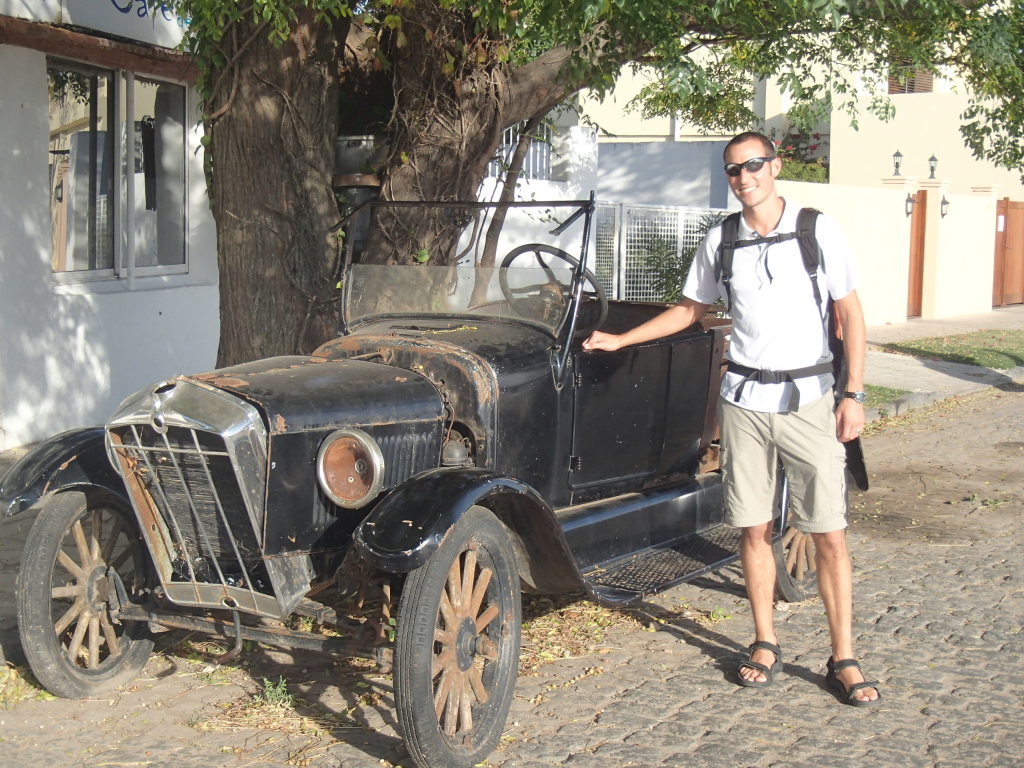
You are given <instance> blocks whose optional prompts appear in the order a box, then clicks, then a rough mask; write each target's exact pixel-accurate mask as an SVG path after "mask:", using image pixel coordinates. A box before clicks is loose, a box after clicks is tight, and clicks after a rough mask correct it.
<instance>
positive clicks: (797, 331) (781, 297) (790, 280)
mask: <svg viewBox="0 0 1024 768" xmlns="http://www.w3.org/2000/svg"><path fill="white" fill-rule="evenodd" d="M798 212H799V209H798V208H795V207H793V208H791V206H788V205H787V206H786V207H785V209H784V210H783V213H782V218H781V219H780V220H779V224H778V227H777V228H776V229H775V230H773V231H771V232H764V233H757V232H754V231H753V230H752V229H750V227H748V226H747V223H746V221H744V219H743V217H742V215H741V216H740V225H739V234H738V237H737V239H738V240H750V239H753V238H756V237H760V236H762V235H763V236H766V237H767V236H771V235H774V234H786V233H789V232H795V231H796V217H797V213H798ZM815 234H816V236H817V239H818V244H819V246H820V248H821V254H822V257H821V261H822V263H821V265H819V267H818V286H819V290H820V292H821V295H822V297H825V296H831V297H832V298H833V299H841V298H843V297H844V296H846V295H847V294H848V293H850V291H852V290H854V289H855V288H856V287H857V275H856V271H855V268H854V264H853V258H852V254H851V253H850V247H849V244H848V243H847V241H846V238H845V237H844V236H843V233H842V231H841V230H840V228H839V226H838V223H837V222H836V221H835V219H833V218H831V217H829V216H826V215H824V214H823V215H820V216H818V219H817V223H816V226H815ZM721 241H722V227H721V225H719V226H717V227H714V228H713V229H711V230H710V231H709V232H708V234H707V237H705V238H704V242H703V243H701V245H700V247H699V248H698V249H697V254H696V256H695V258H694V260H693V266H692V267H691V268H690V273H689V274H688V275H687V277H686V283H685V285H684V287H683V295H684V296H686V297H687V298H689V299H692V300H694V301H697V302H700V303H701V304H713V303H714V302H715V301H717V300H718V299H719V298H723V297H725V288H724V286H723V285H722V283H721V281H720V280H719V281H716V280H715V262H716V261H717V258H718V246H719V244H720V243H721ZM732 272H733V274H732V279H731V280H730V281H729V286H730V291H731V294H732V295H731V300H732V306H731V307H730V310H729V314H730V316H731V317H732V337H731V339H730V342H729V352H728V355H727V357H728V358H729V359H730V360H732V361H734V362H736V363H739V364H740V365H745V366H748V367H750V368H757V369H759V370H767V371H787V370H794V369H797V368H806V367H808V366H811V365H814V364H815V363H818V362H820V361H821V360H822V359H823V358H827V356H828V342H827V339H826V338H825V332H824V330H823V327H824V321H825V313H826V311H827V310H826V309H825V307H821V308H819V307H818V305H817V303H816V302H815V300H814V289H813V287H812V286H811V281H810V278H809V276H808V275H807V270H806V269H805V268H804V262H803V257H802V256H801V254H800V243H799V241H798V240H797V239H796V238H792V239H790V240H785V241H783V242H781V243H766V244H761V245H748V246H746V247H744V248H737V249H736V251H735V252H734V254H733V264H732ZM743 378H744V377H743V376H742V375H740V374H738V373H731V372H730V373H727V374H726V375H725V376H724V377H723V379H722V391H721V396H722V397H724V398H728V400H729V402H735V403H736V405H739V406H740V407H742V408H747V409H749V410H752V411H764V412H772V413H779V412H783V411H785V410H786V407H787V404H788V403H789V396H790V392H791V389H790V388H791V387H793V386H794V384H791V383H789V382H783V383H781V384H760V383H758V382H756V381H749V382H747V384H746V386H744V387H743V391H742V394H741V397H740V399H739V401H736V400H735V399H734V398H735V394H736V390H737V389H738V388H739V385H740V383H741V382H742V381H743ZM795 386H797V387H798V389H799V391H800V404H801V406H802V405H805V404H807V403H810V402H813V401H814V400H817V399H818V398H820V397H822V396H823V395H824V394H825V393H826V392H827V391H828V388H829V387H830V386H831V376H829V375H828V374H824V375H822V376H810V377H806V378H800V379H796V380H795Z"/></svg>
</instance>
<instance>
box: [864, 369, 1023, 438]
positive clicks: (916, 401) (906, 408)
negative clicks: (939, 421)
mask: <svg viewBox="0 0 1024 768" xmlns="http://www.w3.org/2000/svg"><path fill="white" fill-rule="evenodd" d="M980 370H994V369H980ZM996 372H997V373H999V374H1001V375H1003V376H1006V377H1007V378H1008V379H1009V380H1010V382H1012V383H1013V384H1024V366H1021V365H1018V366H1016V367H1014V368H1010V369H1008V370H1005V371H996ZM998 388H999V385H993V384H989V383H984V382H979V383H978V384H977V385H975V386H972V387H968V388H966V389H961V390H960V391H958V392H911V393H909V394H907V395H903V396H902V397H898V398H896V399H895V400H891V401H889V402H888V403H885V404H884V405H880V406H878V407H877V408H869V409H867V410H866V411H865V412H864V421H865V423H868V424H870V423H871V422H873V421H878V420H879V419H882V418H892V417H896V416H904V415H906V414H907V413H908V412H910V411H913V410H917V409H919V408H924V407H926V406H929V405H934V404H935V403H939V402H942V401H944V400H953V399H956V398H958V397H963V396H965V395H973V394H975V393H977V392H984V391H985V390H986V389H998Z"/></svg>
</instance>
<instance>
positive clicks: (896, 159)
mask: <svg viewBox="0 0 1024 768" xmlns="http://www.w3.org/2000/svg"><path fill="white" fill-rule="evenodd" d="M901 165H903V153H902V152H900V151H899V150H898V149H897V150H896V151H895V152H893V153H892V175H893V176H899V175H900V166H901Z"/></svg>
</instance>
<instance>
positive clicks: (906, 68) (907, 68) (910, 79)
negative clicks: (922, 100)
mask: <svg viewBox="0 0 1024 768" xmlns="http://www.w3.org/2000/svg"><path fill="white" fill-rule="evenodd" d="M934 79H935V78H934V76H933V75H932V73H931V72H930V71H928V70H927V69H915V68H914V66H913V65H912V64H911V63H910V62H909V61H894V62H893V63H892V64H891V65H890V67H889V93H890V94H899V93H931V92H932V86H933V82H934Z"/></svg>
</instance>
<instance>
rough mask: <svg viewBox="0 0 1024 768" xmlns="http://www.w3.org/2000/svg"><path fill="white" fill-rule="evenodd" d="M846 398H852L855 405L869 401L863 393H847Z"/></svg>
mask: <svg viewBox="0 0 1024 768" xmlns="http://www.w3.org/2000/svg"><path fill="white" fill-rule="evenodd" d="M846 396H847V397H849V398H852V399H853V401H854V402H855V403H863V402H864V400H866V399H867V395H865V394H864V393H863V392H847V393H846Z"/></svg>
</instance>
